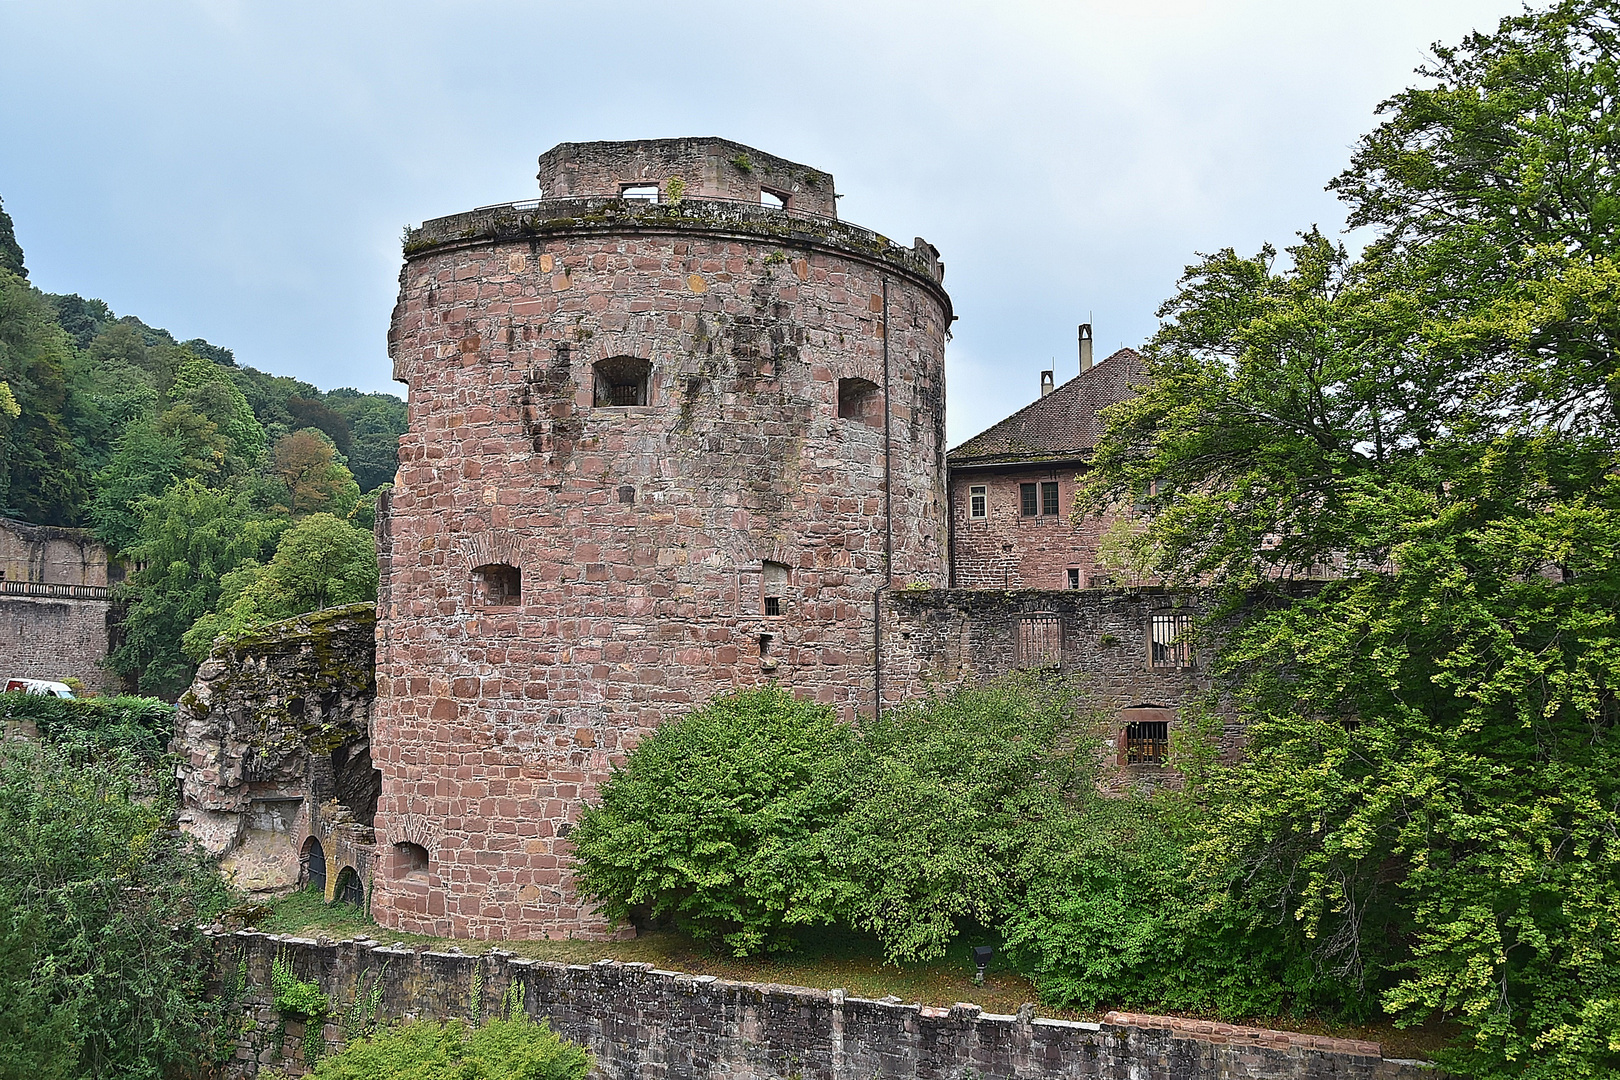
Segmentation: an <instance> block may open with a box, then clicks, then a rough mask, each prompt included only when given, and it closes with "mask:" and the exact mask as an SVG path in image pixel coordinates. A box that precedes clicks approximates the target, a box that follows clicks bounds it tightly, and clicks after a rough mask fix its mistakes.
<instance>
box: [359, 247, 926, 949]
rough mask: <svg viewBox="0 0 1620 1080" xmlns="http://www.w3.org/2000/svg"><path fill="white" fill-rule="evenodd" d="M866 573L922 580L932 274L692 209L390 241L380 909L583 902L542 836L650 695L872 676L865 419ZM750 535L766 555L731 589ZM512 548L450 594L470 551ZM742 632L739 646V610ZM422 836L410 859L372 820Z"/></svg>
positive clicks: (378, 713) (682, 703)
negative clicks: (756, 230)
mask: <svg viewBox="0 0 1620 1080" xmlns="http://www.w3.org/2000/svg"><path fill="white" fill-rule="evenodd" d="M885 279H887V281H888V315H889V319H888V326H889V356H890V375H889V384H890V386H891V400H890V403H889V412H890V415H891V417H892V431H893V434H892V438H893V452H892V455H891V462H892V470H893V475H892V485H893V522H894V580H895V582H896V583H897V584H901V585H903V584H906V583H910V582H920V583H924V584H928V585H932V586H936V587H937V586H942V585H944V584H945V582H944V564H945V554H944V542H945V529H944V524H945V486H944V485H945V468H944V405H943V394H944V375H943V356H944V335H945V329H946V326H947V325H948V318H949V316H948V312H947V308H946V304H947V301H946V300H945V297H944V294H943V292H942V291H940V289H939V288H938V286H937V284H936V283H935V282H933V281H930V280H925V279H923V278H922V277H919V276H917V275H916V274H915V273H907V272H904V271H901V270H897V267H896V266H895V265H893V264H891V263H889V262H888V261H886V260H884V259H882V258H880V257H863V256H862V255H860V254H858V253H854V252H846V251H840V250H836V249H832V248H829V247H826V246H819V245H811V244H803V245H800V246H793V245H792V244H791V243H788V244H785V245H784V244H781V243H773V242H768V240H767V239H766V238H764V237H761V238H758V239H749V238H747V237H746V236H743V237H739V236H736V235H731V236H725V235H717V234H712V233H711V234H705V233H703V232H702V231H699V230H686V231H681V230H670V231H662V232H653V231H634V230H622V231H619V232H618V233H617V234H611V235H610V234H605V233H604V232H603V231H601V230H599V229H598V230H594V231H593V230H590V229H586V228H580V229H578V230H576V231H573V232H570V231H569V230H568V229H562V230H557V231H554V232H553V233H552V234H551V235H548V236H537V237H514V238H512V239H507V240H497V241H491V240H488V239H483V240H477V241H472V240H469V241H467V242H464V243H453V244H449V245H440V246H437V247H432V248H428V249H426V250H422V251H418V252H416V253H415V254H413V255H412V256H411V257H410V258H409V259H408V261H407V264H406V266H405V268H404V271H403V272H402V274H401V288H400V299H399V304H398V306H397V307H396V309H395V313H394V320H393V326H392V329H391V331H390V342H391V351H392V354H393V356H394V362H395V377H396V378H398V379H400V380H401V381H404V382H405V383H407V384H408V385H409V387H410V394H409V401H410V405H409V408H410V433H409V434H408V435H407V436H405V438H404V439H403V440H402V448H401V455H400V471H399V482H398V486H397V487H396V489H395V490H394V492H393V496H392V502H391V507H390V510H389V515H388V518H387V521H386V523H385V525H384V527H383V529H382V532H381V535H382V538H383V556H382V558H383V562H384V564H383V568H382V570H383V574H382V581H383V587H382V595H381V597H380V601H379V613H380V618H379V623H378V654H377V661H378V671H377V701H376V707H375V713H374V727H373V734H374V760H375V762H376V764H377V766H378V768H380V769H381V770H382V774H383V794H382V799H381V802H380V804H379V808H378V815H377V832H378V841H379V844H380V845H383V846H384V855H383V859H382V862H383V865H384V867H385V870H384V872H383V873H382V874H380V875H379V877H378V881H377V884H376V903H375V906H374V910H375V912H376V915H377V918H378V920H379V921H380V922H381V923H382V924H383V925H386V926H391V927H397V928H399V929H402V930H407V931H416V932H424V933H438V934H446V933H450V934H456V935H466V936H475V937H505V936H510V937H529V936H537V935H541V934H563V933H574V934H579V933H586V934H589V933H599V932H603V931H604V930H605V927H604V926H603V924H602V923H601V921H600V920H599V919H598V918H596V917H595V916H594V915H593V914H592V913H591V912H590V911H588V910H587V909H585V908H584V907H582V906H581V905H580V903H579V901H578V900H577V899H576V898H575V897H574V895H573V893H572V890H571V888H570V886H569V883H568V880H567V874H566V870H565V858H566V845H565V844H564V843H561V842H560V841H561V840H562V837H563V836H564V835H565V834H566V831H567V829H568V827H569V826H570V824H571V822H573V821H574V820H576V819H577V817H578V814H579V810H580V806H581V802H582V800H583V799H585V798H587V797H589V796H590V794H591V793H592V792H593V790H594V788H595V786H596V785H597V784H598V783H599V782H600V781H601V779H602V778H603V777H604V776H605V775H606V773H607V771H608V769H609V768H610V763H611V762H612V761H613V760H614V758H615V756H616V755H619V754H621V753H622V752H623V751H624V750H625V749H626V747H627V746H629V745H631V744H632V743H633V741H634V739H635V738H636V737H637V735H638V734H639V733H641V732H644V731H646V730H647V729H649V728H650V727H652V726H653V725H655V724H656V723H658V721H659V720H660V719H662V718H663V717H665V716H668V715H671V714H672V713H675V712H678V711H681V710H684V709H686V708H688V707H690V706H692V705H694V704H697V703H700V702H703V701H705V700H707V699H708V698H709V697H711V696H713V695H714V694H715V693H718V692H720V691H723V690H727V689H730V688H732V687H735V686H746V685H752V684H757V683H761V682H763V681H765V680H767V679H774V680H777V681H780V682H782V683H784V684H786V685H788V686H791V687H792V688H793V689H794V690H795V692H798V693H801V694H804V695H807V696H813V697H815V698H816V699H818V700H820V701H824V702H827V703H829V704H832V705H834V706H836V707H837V708H839V709H840V710H841V712H842V713H843V714H844V715H845V716H846V717H852V716H854V715H855V714H856V713H857V712H858V711H866V710H869V709H870V708H871V695H872V690H873V686H872V681H873V680H872V655H871V654H872V639H873V626H872V618H873V593H874V590H875V589H876V588H877V587H878V586H879V585H880V584H882V583H883V582H884V581H885V580H886V576H887V575H886V574H885V572H884V566H883V545H884V516H883V514H884V493H883V477H884V467H883V438H884V436H883V431H882V430H881V428H874V427H870V426H868V425H867V424H865V423H862V422H861V421H859V420H842V419H840V418H839V417H838V415H837V392H838V389H837V388H838V380H839V379H840V378H851V377H853V378H863V379H868V380H871V381H872V382H875V383H878V384H879V385H882V384H883V383H884V381H885V380H884V372H883V329H884V326H883V311H884V301H883V296H884V281H885ZM615 356H630V357H638V358H642V359H645V360H648V361H650V362H651V365H652V392H651V399H650V403H649V404H648V405H646V406H640V407H622V408H615V409H604V408H597V407H593V397H592V389H591V388H592V375H591V371H592V364H593V363H594V362H595V361H598V360H601V359H605V358H609V357H615ZM764 561H771V562H777V563H782V564H785V565H787V566H788V567H790V568H791V573H790V579H789V583H788V589H787V592H786V594H785V596H784V599H783V614H782V615H781V616H778V617H770V616H766V615H763V614H761V609H760V600H759V597H760V576H761V572H762V563H763V562H764ZM486 563H510V564H512V565H515V566H517V567H519V568H520V569H521V571H522V575H523V578H522V602H521V604H520V605H518V606H514V607H505V608H500V609H487V608H480V607H479V606H478V600H477V591H476V589H475V584H474V582H473V580H472V570H473V568H474V567H477V566H480V565H483V564H486ZM763 635H770V637H771V639H772V640H771V642H770V646H769V652H768V655H766V656H764V657H762V656H761V655H760V653H761V648H760V640H761V637H762V636H763ZM397 842H410V843H417V844H421V845H422V846H424V847H425V848H427V849H428V851H429V853H430V855H431V859H432V863H431V867H430V871H429V873H428V874H426V875H408V874H404V873H399V874H394V873H391V872H390V868H392V867H393V865H394V864H393V860H392V859H390V858H388V855H387V849H386V845H389V844H392V843H397Z"/></svg>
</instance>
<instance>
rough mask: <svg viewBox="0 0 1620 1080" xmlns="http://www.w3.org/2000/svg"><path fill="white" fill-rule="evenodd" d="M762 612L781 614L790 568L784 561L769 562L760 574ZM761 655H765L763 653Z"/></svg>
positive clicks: (764, 613)
mask: <svg viewBox="0 0 1620 1080" xmlns="http://www.w3.org/2000/svg"><path fill="white" fill-rule="evenodd" d="M759 591H760V613H761V614H763V615H780V614H782V609H783V606H784V604H785V601H786V599H787V591H788V568H787V566H786V565H785V564H783V563H775V562H768V563H766V564H765V567H764V571H763V572H762V573H761V574H760V576H759ZM761 655H764V654H763V653H761Z"/></svg>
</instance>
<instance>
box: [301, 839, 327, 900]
mask: <svg viewBox="0 0 1620 1080" xmlns="http://www.w3.org/2000/svg"><path fill="white" fill-rule="evenodd" d="M298 884H299V886H300V887H303V886H306V885H311V886H314V887H315V888H316V889H317V890H319V892H320V894H321V896H323V897H324V896H325V895H326V849H325V848H323V847H321V841H320V839H319V838H318V837H314V836H312V837H310V838H309V839H308V840H305V841H304V846H303V848H302V849H300V850H299V852H298Z"/></svg>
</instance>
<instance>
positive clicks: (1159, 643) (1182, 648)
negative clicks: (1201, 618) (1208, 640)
mask: <svg viewBox="0 0 1620 1080" xmlns="http://www.w3.org/2000/svg"><path fill="white" fill-rule="evenodd" d="M1191 628H1192V617H1191V616H1189V615H1173V614H1169V613H1166V614H1162V615H1154V616H1153V619H1152V626H1151V631H1152V632H1151V646H1152V650H1153V655H1152V663H1153V666H1154V667H1156V668H1180V667H1191V666H1192V643H1191V642H1189V641H1187V640H1186V634H1187V631H1188V630H1190V629H1191Z"/></svg>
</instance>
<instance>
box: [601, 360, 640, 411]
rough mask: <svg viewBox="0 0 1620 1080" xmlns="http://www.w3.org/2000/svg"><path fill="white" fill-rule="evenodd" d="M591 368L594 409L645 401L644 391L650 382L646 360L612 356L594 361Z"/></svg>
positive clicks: (637, 403)
mask: <svg viewBox="0 0 1620 1080" xmlns="http://www.w3.org/2000/svg"><path fill="white" fill-rule="evenodd" d="M594 371H595V373H596V392H595V402H596V406H597V407H598V408H614V407H618V406H625V405H645V404H647V403H648V396H649V395H648V390H649V388H650V387H651V384H652V364H651V363H650V362H648V361H646V360H639V359H637V358H636V357H634V356H615V357H612V358H611V359H608V360H599V361H597V363H596V367H595V368H594Z"/></svg>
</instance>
